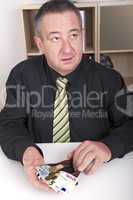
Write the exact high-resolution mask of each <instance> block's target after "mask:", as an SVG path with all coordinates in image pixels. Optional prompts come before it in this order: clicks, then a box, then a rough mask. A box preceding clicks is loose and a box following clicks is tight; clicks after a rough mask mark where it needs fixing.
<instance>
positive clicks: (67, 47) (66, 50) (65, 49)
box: [62, 40, 73, 53]
mask: <svg viewBox="0 0 133 200" xmlns="http://www.w3.org/2000/svg"><path fill="white" fill-rule="evenodd" d="M72 50H73V48H72V45H71V43H70V41H69V40H63V43H62V51H63V53H71V52H72Z"/></svg>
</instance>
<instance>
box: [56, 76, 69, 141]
mask: <svg viewBox="0 0 133 200" xmlns="http://www.w3.org/2000/svg"><path fill="white" fill-rule="evenodd" d="M67 82H68V80H67V79H66V78H61V77H59V78H57V80H56V86H57V92H56V97H55V102H54V118H53V142H54V143H56V142H70V129H69V112H68V99H67V93H66V84H67Z"/></svg>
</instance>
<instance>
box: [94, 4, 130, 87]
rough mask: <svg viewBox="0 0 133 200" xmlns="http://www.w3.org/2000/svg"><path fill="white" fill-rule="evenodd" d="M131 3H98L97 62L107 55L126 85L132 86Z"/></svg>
mask: <svg viewBox="0 0 133 200" xmlns="http://www.w3.org/2000/svg"><path fill="white" fill-rule="evenodd" d="M132 21H133V1H124V0H123V1H117V0H116V1H103V2H100V3H98V60H100V54H106V55H108V56H109V57H110V58H111V60H112V62H113V64H114V68H115V69H116V70H117V71H119V72H120V73H121V75H122V76H123V78H124V80H125V83H126V84H127V85H129V84H133V26H132Z"/></svg>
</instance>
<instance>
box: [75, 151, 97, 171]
mask: <svg viewBox="0 0 133 200" xmlns="http://www.w3.org/2000/svg"><path fill="white" fill-rule="evenodd" d="M95 157H96V155H95V153H94V152H87V153H86V154H85V156H84V157H83V159H82V162H81V163H80V165H78V166H76V167H77V169H78V171H81V172H82V171H84V170H85V169H86V168H87V167H88V166H89V165H90V164H91V163H92V162H93V161H94V160H95Z"/></svg>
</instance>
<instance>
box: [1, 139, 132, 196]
mask: <svg viewBox="0 0 133 200" xmlns="http://www.w3.org/2000/svg"><path fill="white" fill-rule="evenodd" d="M77 145H78V143H71V144H60V145H59V144H47V145H43V144H41V145H39V146H40V147H41V148H42V149H43V151H44V152H45V156H46V161H47V162H58V161H61V160H63V159H64V158H65V156H66V154H67V153H68V152H70V151H71V150H72V149H74V147H75V146H77ZM0 199H4V200H9V199H11V200H56V199H58V200H84V199H89V200H132V199H133V152H131V153H129V154H127V155H126V156H125V157H124V158H122V159H115V160H113V161H111V162H109V163H107V164H104V166H103V167H101V168H100V169H99V170H98V171H97V172H96V173H95V174H94V175H91V176H86V175H84V174H81V175H80V177H79V185H78V186H77V187H76V189H75V190H74V191H73V192H72V193H71V194H69V195H68V194H60V195H59V194H51V193H47V192H45V191H42V190H37V189H35V188H34V187H32V186H31V185H30V183H29V182H28V180H27V178H26V175H25V173H24V170H23V167H22V166H21V164H19V163H18V162H15V161H12V160H9V159H7V158H6V157H5V156H4V154H3V153H2V152H1V151H0Z"/></svg>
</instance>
